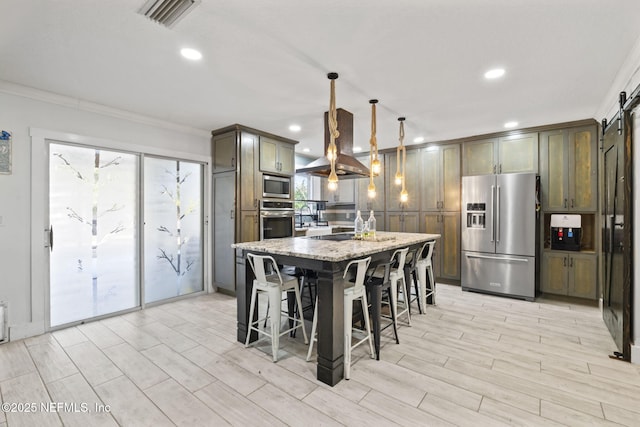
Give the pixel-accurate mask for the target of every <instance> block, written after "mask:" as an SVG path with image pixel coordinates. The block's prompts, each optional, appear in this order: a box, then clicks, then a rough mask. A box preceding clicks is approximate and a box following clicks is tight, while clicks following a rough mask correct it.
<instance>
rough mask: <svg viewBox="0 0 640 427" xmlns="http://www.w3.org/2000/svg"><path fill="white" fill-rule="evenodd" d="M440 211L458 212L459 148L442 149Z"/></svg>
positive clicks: (451, 146)
mask: <svg viewBox="0 0 640 427" xmlns="http://www.w3.org/2000/svg"><path fill="white" fill-rule="evenodd" d="M440 206H441V207H442V210H445V211H450V212H457V211H460V146H459V145H447V146H446V147H444V148H443V149H442V202H441V204H440Z"/></svg>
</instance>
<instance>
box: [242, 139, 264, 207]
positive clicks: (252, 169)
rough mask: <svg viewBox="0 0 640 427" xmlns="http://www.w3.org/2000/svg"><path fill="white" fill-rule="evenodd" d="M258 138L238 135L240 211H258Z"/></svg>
mask: <svg viewBox="0 0 640 427" xmlns="http://www.w3.org/2000/svg"><path fill="white" fill-rule="evenodd" d="M257 152H258V136H256V135H252V134H249V133H242V134H241V135H240V174H239V180H240V188H239V193H240V209H241V210H255V209H258V191H259V190H260V182H259V180H258V179H257V176H258V175H259V174H258V172H257V164H256V163H257V160H258V159H257V156H256V154H257Z"/></svg>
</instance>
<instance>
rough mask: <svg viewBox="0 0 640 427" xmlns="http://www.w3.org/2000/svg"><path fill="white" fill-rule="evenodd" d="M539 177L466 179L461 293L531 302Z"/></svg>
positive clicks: (533, 290) (533, 287)
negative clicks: (479, 293)
mask: <svg viewBox="0 0 640 427" xmlns="http://www.w3.org/2000/svg"><path fill="white" fill-rule="evenodd" d="M536 205H537V199H536V175H535V174H529V173H524V174H504V175H480V176H465V177H462V209H463V212H462V224H461V229H462V242H461V243H462V276H461V279H462V280H461V285H462V289H463V290H467V291H478V292H486V293H492V294H500V295H507V296H511V297H517V298H524V299H527V300H530V301H533V299H534V298H535V292H536V224H537V221H536Z"/></svg>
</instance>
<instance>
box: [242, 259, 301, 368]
mask: <svg viewBox="0 0 640 427" xmlns="http://www.w3.org/2000/svg"><path fill="white" fill-rule="evenodd" d="M247 260H248V261H249V264H250V265H251V269H252V270H253V273H254V275H255V276H256V278H255V279H254V281H253V290H252V291H251V304H250V309H249V322H250V323H249V328H248V330H247V340H246V342H245V347H248V346H249V339H250V337H251V331H252V330H254V331H256V332H258V334H263V335H266V336H267V337H269V338H271V351H272V355H273V361H274V362H277V361H278V348H279V344H280V336H282V335H285V334H287V333H289V332H291V331H293V330H295V329H297V328H302V334H303V335H304V343H305V344H307V343H308V342H309V340H308V338H307V332H306V331H305V329H304V319H297V318H295V317H292V316H290V315H289V314H288V313H287V315H286V316H285V317H286V318H287V319H289V320H290V321H292V322H293V323H292V325H293V326H292V327H290V328H289V329H287V330H286V331H280V329H281V325H282V322H281V317H282V293H283V292H294V294H295V299H296V304H297V305H298V307H302V301H301V300H300V291H299V289H298V279H297V278H296V277H293V276H288V275H286V274H280V270H279V269H278V265H277V264H276V261H275V260H274V259H273V257H271V256H269V255H256V254H247ZM269 268H271V270H269ZM267 271H273V273H272V274H267ZM258 292H260V293H265V294H267V298H268V301H269V308H268V309H267V317H265V318H264V320H265V321H266V319H267V318H268V319H270V321H271V322H270V323H271V328H270V331H269V332H267V331H266V330H262V329H260V327H259V324H260V322H261V321H262V320H263V319H258V320H256V321H253V320H252V319H253V313H254V311H255V310H257V309H258V308H257V304H258Z"/></svg>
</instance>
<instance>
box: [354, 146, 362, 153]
mask: <svg viewBox="0 0 640 427" xmlns="http://www.w3.org/2000/svg"><path fill="white" fill-rule="evenodd" d="M353 151H354V152H355V153H359V152H361V151H362V147H353Z"/></svg>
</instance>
